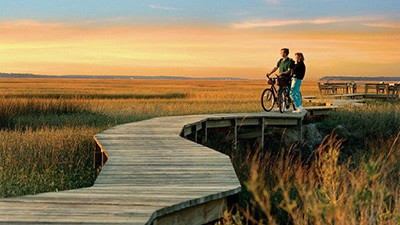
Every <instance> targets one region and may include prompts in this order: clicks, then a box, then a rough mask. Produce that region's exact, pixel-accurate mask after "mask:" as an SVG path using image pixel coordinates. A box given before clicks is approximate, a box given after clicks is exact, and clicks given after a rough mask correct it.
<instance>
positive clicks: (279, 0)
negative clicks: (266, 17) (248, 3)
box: [262, 0, 282, 4]
mask: <svg viewBox="0 0 400 225" xmlns="http://www.w3.org/2000/svg"><path fill="white" fill-rule="evenodd" d="M262 1H263V2H267V3H271V4H277V3H280V2H282V0H262Z"/></svg>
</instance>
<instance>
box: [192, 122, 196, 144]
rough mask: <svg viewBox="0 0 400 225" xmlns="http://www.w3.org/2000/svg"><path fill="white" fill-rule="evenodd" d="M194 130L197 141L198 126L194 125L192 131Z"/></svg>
mask: <svg viewBox="0 0 400 225" xmlns="http://www.w3.org/2000/svg"><path fill="white" fill-rule="evenodd" d="M193 132H194V142H196V143H197V126H196V125H193V126H192V133H193Z"/></svg>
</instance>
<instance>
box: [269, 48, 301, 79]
mask: <svg viewBox="0 0 400 225" xmlns="http://www.w3.org/2000/svg"><path fill="white" fill-rule="evenodd" d="M281 57H282V58H281V59H280V60H279V61H278V63H277V64H276V66H275V67H274V68H273V69H272V71H271V72H270V73H267V75H266V76H267V77H269V76H271V74H273V73H275V71H277V70H278V69H279V75H281V76H285V77H287V78H288V79H290V74H291V72H292V68H293V67H294V60H293V59H291V58H289V49H287V48H282V49H281Z"/></svg>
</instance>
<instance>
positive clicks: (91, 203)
mask: <svg viewBox="0 0 400 225" xmlns="http://www.w3.org/2000/svg"><path fill="white" fill-rule="evenodd" d="M309 110H310V112H312V113H314V114H316V113H317V114H318V112H323V113H325V112H326V110H328V108H325V107H319V108H318V107H314V108H310V109H309ZM305 116H306V115H305V113H302V114H292V113H290V112H288V113H284V114H280V113H278V112H270V113H266V112H263V113H250V114H247V113H241V114H220V115H192V116H175V117H162V118H153V119H149V120H145V121H140V122H135V123H129V124H123V125H119V126H116V127H113V128H111V129H109V130H106V131H104V132H102V133H100V134H97V135H96V136H95V138H96V139H97V141H98V143H99V145H100V148H101V149H102V151H104V153H105V154H107V155H108V160H107V162H106V164H105V166H104V167H103V170H102V171H101V173H100V174H99V176H98V178H97V180H96V182H95V184H94V186H92V187H89V188H82V189H76V190H68V191H61V192H52V193H43V194H38V195H31V196H22V197H15V198H6V199H1V200H0V223H2V224H204V223H206V222H209V221H212V220H214V219H216V218H219V215H220V213H221V212H222V211H223V210H225V209H226V208H227V207H228V205H229V204H228V203H229V201H230V198H233V197H235V196H236V195H237V193H239V192H240V191H241V187H240V183H239V180H238V178H237V176H236V174H235V170H234V168H233V166H232V164H231V161H230V158H229V157H228V156H227V155H224V154H222V153H220V152H217V151H215V150H213V149H210V148H208V147H205V146H203V145H200V144H198V143H196V142H194V141H191V140H188V139H186V138H183V137H182V136H184V137H188V138H189V137H190V138H189V139H193V140H194V138H196V136H197V133H198V132H205V133H207V126H209V127H212V126H214V127H218V126H224V125H232V122H233V124H234V127H235V129H236V126H238V125H245V123H248V124H254V123H256V122H257V123H258V124H260V123H261V124H262V126H264V125H266V126H268V125H288V126H298V125H299V124H301V123H302V120H303V119H304V118H305ZM235 121H236V122H235ZM203 125H204V126H205V127H203ZM193 134H194V136H193ZM203 134H204V133H203ZM191 135H192V136H191ZM196 141H197V140H196ZM197 142H198V141H197ZM104 161H105V159H104Z"/></svg>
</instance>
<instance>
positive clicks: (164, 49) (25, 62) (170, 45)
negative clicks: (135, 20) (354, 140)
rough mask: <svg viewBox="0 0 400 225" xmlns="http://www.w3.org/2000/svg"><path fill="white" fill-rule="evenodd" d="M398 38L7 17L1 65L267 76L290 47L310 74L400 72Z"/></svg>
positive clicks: (392, 34)
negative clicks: (299, 53)
mask: <svg viewBox="0 0 400 225" xmlns="http://www.w3.org/2000/svg"><path fill="white" fill-rule="evenodd" d="M314 22H315V23H321V22H324V23H327V22H328V21H314ZM399 37H400V35H399V33H398V32H397V30H392V29H389V30H382V29H380V30H343V31H340V30H333V31H318V32H316V31H315V30H312V29H311V28H310V29H307V30H293V31H292V30H290V31H279V32H278V31H275V32H274V31H271V30H268V31H260V30H257V29H255V30H251V29H250V30H246V31H243V30H242V29H234V28H231V27H216V26H193V27H177V26H169V27H154V26H153V27H148V26H147V27H146V26H145V25H143V26H141V27H138V26H132V25H129V24H122V23H121V24H120V25H115V24H114V25H113V24H112V23H107V22H105V23H101V22H99V21H87V22H82V23H43V22H38V21H31V20H24V21H8V22H2V26H1V42H0V49H1V51H0V58H1V59H2V60H1V61H0V71H1V72H28V73H40V74H115V75H185V76H241V77H262V76H263V74H264V73H265V71H267V70H270V69H271V68H272V67H273V66H274V65H275V64H276V61H277V60H278V58H279V49H280V48H282V47H289V48H290V49H291V50H292V52H295V51H302V52H303V53H304V54H305V55H306V58H307V61H306V63H307V74H308V76H309V77H310V78H316V77H319V76H323V75H326V74H330V75H341V74H349V75H385V74H386V75H398V74H400V68H399V65H400V63H399V57H398V56H399V52H400V46H399V45H398V39H399ZM378 72H379V74H377V73H378Z"/></svg>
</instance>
